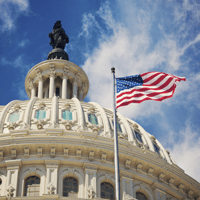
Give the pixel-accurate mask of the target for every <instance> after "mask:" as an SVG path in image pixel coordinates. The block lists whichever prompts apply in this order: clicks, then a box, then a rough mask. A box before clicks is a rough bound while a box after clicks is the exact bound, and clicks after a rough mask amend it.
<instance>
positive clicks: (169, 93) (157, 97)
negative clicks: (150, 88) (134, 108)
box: [116, 91, 173, 106]
mask: <svg viewBox="0 0 200 200" xmlns="http://www.w3.org/2000/svg"><path fill="white" fill-rule="evenodd" d="M172 93H173V91H171V92H168V93H164V94H158V95H156V96H154V97H149V96H148V95H144V96H141V97H133V98H131V99H124V100H123V101H121V102H119V103H117V104H116V105H117V106H119V105H121V104H122V103H124V102H129V101H132V100H135V101H137V100H138V101H141V100H143V99H145V98H147V97H148V98H150V99H152V100H156V99H160V98H161V97H167V96H171V95H172Z"/></svg>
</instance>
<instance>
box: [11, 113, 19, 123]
mask: <svg viewBox="0 0 200 200" xmlns="http://www.w3.org/2000/svg"><path fill="white" fill-rule="evenodd" d="M19 115H20V113H19V112H14V113H12V114H11V115H10V122H16V121H17V120H19Z"/></svg>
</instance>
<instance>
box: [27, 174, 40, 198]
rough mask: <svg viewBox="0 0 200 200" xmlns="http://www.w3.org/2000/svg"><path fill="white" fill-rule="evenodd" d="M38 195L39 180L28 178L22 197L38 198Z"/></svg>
mask: <svg viewBox="0 0 200 200" xmlns="http://www.w3.org/2000/svg"><path fill="white" fill-rule="evenodd" d="M39 195H40V178H38V177H37V176H30V177H28V178H27V179H26V180H25V184H24V196H39Z"/></svg>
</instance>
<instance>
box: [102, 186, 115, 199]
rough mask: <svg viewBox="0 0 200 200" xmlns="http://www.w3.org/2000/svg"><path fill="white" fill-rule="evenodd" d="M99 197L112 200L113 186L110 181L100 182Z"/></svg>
mask: <svg viewBox="0 0 200 200" xmlns="http://www.w3.org/2000/svg"><path fill="white" fill-rule="evenodd" d="M101 198H104V199H110V200H114V187H113V186H112V185H111V184H110V183H107V182H104V183H102V184H101Z"/></svg>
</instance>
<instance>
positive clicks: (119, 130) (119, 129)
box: [112, 120, 122, 133]
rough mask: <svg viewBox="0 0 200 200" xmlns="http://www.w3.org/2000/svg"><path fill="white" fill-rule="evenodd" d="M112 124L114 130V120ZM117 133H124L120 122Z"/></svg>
mask: <svg viewBox="0 0 200 200" xmlns="http://www.w3.org/2000/svg"><path fill="white" fill-rule="evenodd" d="M112 124H113V129H114V121H113V120H112ZM117 132H120V133H122V128H121V125H120V124H119V122H117Z"/></svg>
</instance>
